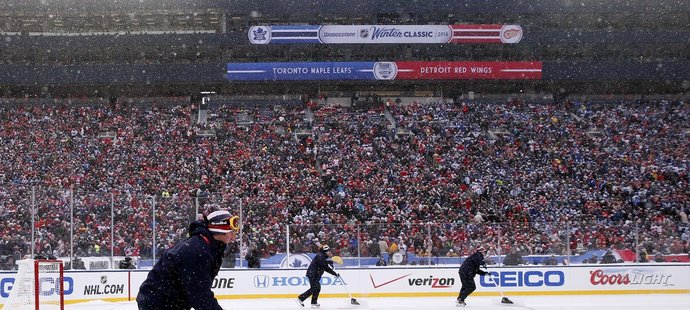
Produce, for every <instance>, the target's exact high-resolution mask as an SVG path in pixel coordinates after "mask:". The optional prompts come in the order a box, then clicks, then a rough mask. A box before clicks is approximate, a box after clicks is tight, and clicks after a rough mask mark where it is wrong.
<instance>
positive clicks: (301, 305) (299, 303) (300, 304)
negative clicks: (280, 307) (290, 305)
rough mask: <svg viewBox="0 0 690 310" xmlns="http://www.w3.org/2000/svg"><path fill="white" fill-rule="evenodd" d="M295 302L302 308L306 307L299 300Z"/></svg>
mask: <svg viewBox="0 0 690 310" xmlns="http://www.w3.org/2000/svg"><path fill="white" fill-rule="evenodd" d="M295 302H296V303H297V304H298V305H299V306H300V307H304V303H303V302H302V301H301V300H300V299H299V298H297V299H295Z"/></svg>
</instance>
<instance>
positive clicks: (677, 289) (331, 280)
mask: <svg viewBox="0 0 690 310" xmlns="http://www.w3.org/2000/svg"><path fill="white" fill-rule="evenodd" d="M488 271H489V272H490V273H491V275H490V276H482V277H480V276H477V277H476V278H475V283H476V284H477V290H476V292H475V293H474V294H475V295H478V296H481V295H484V296H487V295H499V290H498V288H497V286H496V284H498V285H499V286H500V288H501V289H502V290H503V292H504V293H505V294H507V295H593V294H596V295H609V294H611V295H615V294H690V265H688V264H674V265H669V264H663V265H648V264H644V265H634V264H631V265H583V266H553V267H536V266H535V267H531V266H530V267H515V268H489V270H488ZM305 272H306V271H305V270H304V269H227V270H221V272H220V273H219V275H218V277H217V278H216V279H215V280H214V289H213V291H214V293H215V295H216V296H217V297H218V298H219V299H245V298H290V297H294V296H296V295H297V294H299V293H302V292H303V291H305V290H306V289H307V288H308V287H309V282H308V280H307V278H306V277H305ZM338 272H340V274H341V276H342V279H341V278H336V277H334V276H332V275H330V274H324V277H323V278H322V280H321V284H322V290H321V296H322V297H324V298H329V297H339V298H342V297H345V296H347V293H346V290H345V287H344V286H345V285H347V288H348V289H349V290H350V292H351V293H352V294H353V295H354V297H432V296H456V295H457V293H458V291H459V290H460V287H461V283H460V279H459V276H458V273H457V272H458V269H457V267H438V268H428V267H406V268H393V267H382V268H361V269H359V268H350V269H340V270H338ZM147 273H148V271H147V270H134V271H124V270H123V271H121V270H102V271H67V272H65V279H64V289H65V301H66V303H76V302H84V301H90V300H99V299H100V300H106V301H127V300H134V299H136V295H137V293H138V289H139V286H140V285H141V283H142V282H143V281H144V280H145V279H146V275H147ZM58 282H59V281H57V279H53V278H50V277H45V278H41V280H40V290H41V294H42V295H44V296H51V295H54V294H55V292H56V291H57V289H58V288H59V285H58ZM13 284H14V274H13V273H9V272H3V273H0V297H1V298H0V303H3V302H4V301H5V299H6V298H7V296H8V295H9V292H10V291H11V289H12V286H13Z"/></svg>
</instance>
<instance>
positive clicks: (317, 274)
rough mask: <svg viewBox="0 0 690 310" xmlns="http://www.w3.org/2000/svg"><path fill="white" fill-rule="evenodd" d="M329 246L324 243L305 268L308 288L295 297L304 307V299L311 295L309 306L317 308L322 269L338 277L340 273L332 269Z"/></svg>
mask: <svg viewBox="0 0 690 310" xmlns="http://www.w3.org/2000/svg"><path fill="white" fill-rule="evenodd" d="M330 249H331V248H330V247H329V246H328V245H327V244H324V245H322V246H321V248H320V249H319V252H318V253H316V256H314V259H313V260H312V261H311V263H310V264H309V268H307V278H308V279H309V289H308V290H307V291H306V292H304V293H302V294H301V295H299V297H297V303H298V304H299V305H300V306H302V307H304V301H305V300H306V299H307V298H308V297H309V296H311V307H312V308H318V307H320V306H321V305H319V293H320V292H321V276H322V275H323V273H324V271H325V272H328V273H330V274H332V275H334V276H336V277H340V274H338V273H336V272H335V271H333V261H332V260H330V259H329V258H330V257H329V255H328V251H330Z"/></svg>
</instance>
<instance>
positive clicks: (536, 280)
mask: <svg viewBox="0 0 690 310" xmlns="http://www.w3.org/2000/svg"><path fill="white" fill-rule="evenodd" d="M487 277H492V280H489V279H488V278H487ZM479 281H480V283H481V285H482V286H484V287H495V286H496V284H494V283H497V284H498V285H499V286H501V287H521V286H529V287H534V286H563V284H565V274H564V273H563V272H562V271H559V270H549V271H546V272H542V271H539V270H530V271H501V272H490V275H488V276H486V277H481V278H480V280H479Z"/></svg>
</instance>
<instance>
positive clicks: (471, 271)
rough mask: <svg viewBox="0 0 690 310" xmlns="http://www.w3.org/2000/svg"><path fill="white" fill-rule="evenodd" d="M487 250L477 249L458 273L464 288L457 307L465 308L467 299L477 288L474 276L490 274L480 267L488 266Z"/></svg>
mask: <svg viewBox="0 0 690 310" xmlns="http://www.w3.org/2000/svg"><path fill="white" fill-rule="evenodd" d="M485 252H486V249H485V248H484V247H481V246H480V247H479V248H477V251H476V252H475V253H474V254H472V255H470V256H468V257H467V258H466V259H465V261H464V262H462V265H461V266H460V270H458V273H459V274H460V282H462V288H461V289H460V294H458V299H457V301H456V306H458V307H464V306H465V305H466V304H465V298H467V296H470V294H472V292H474V290H475V289H476V288H477V286H476V285H475V284H474V276H475V275H477V274H479V275H481V276H483V275H486V274H489V273H488V272H486V271H484V270H481V269H479V267H480V266H483V265H486V263H485V262H484V253H485Z"/></svg>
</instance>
